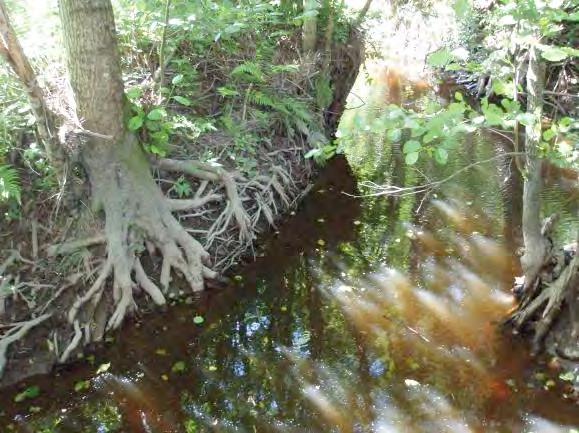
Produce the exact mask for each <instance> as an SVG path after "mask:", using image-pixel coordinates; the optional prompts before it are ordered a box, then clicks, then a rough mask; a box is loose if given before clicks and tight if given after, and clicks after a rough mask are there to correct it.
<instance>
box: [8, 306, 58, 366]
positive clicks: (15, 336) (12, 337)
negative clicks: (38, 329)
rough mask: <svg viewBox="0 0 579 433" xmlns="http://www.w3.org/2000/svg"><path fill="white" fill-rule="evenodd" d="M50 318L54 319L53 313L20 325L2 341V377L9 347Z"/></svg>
mask: <svg viewBox="0 0 579 433" xmlns="http://www.w3.org/2000/svg"><path fill="white" fill-rule="evenodd" d="M50 317H52V313H48V314H43V315H42V316H40V317H37V318H36V319H32V320H29V321H27V322H23V323H20V324H19V325H18V327H19V329H18V330H14V331H10V332H9V334H8V335H6V336H5V337H3V338H2V339H0V377H2V374H3V373H4V368H5V367H6V352H7V350H8V346H10V345H11V344H12V343H14V342H16V341H18V340H20V339H21V338H23V337H24V336H26V334H27V333H28V331H30V330H31V329H32V328H34V327H35V326H38V325H39V324H41V323H42V322H44V321H45V320H47V319H49V318H50Z"/></svg>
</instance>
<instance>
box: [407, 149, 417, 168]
mask: <svg viewBox="0 0 579 433" xmlns="http://www.w3.org/2000/svg"><path fill="white" fill-rule="evenodd" d="M419 155H420V154H419V153H418V152H411V153H409V154H407V155H406V164H408V165H414V164H416V161H418V156H419Z"/></svg>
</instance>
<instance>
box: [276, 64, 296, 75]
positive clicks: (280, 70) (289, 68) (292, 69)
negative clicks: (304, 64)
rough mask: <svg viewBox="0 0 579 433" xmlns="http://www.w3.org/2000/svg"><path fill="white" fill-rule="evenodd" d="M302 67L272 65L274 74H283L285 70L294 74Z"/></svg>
mask: <svg viewBox="0 0 579 433" xmlns="http://www.w3.org/2000/svg"><path fill="white" fill-rule="evenodd" d="M299 70H300V68H299V66H298V65H273V66H272V67H271V73H272V74H283V73H284V72H287V73H290V74H293V73H296V72H299Z"/></svg>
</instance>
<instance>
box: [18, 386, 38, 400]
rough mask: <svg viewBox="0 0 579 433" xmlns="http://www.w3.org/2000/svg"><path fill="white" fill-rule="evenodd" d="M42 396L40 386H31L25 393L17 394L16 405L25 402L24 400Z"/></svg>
mask: <svg viewBox="0 0 579 433" xmlns="http://www.w3.org/2000/svg"><path fill="white" fill-rule="evenodd" d="M39 395H40V388H39V387H38V386H29V387H28V388H26V389H25V390H24V391H22V392H21V393H19V394H16V396H15V397H14V401H15V402H16V403H20V402H23V401H24V400H28V399H32V398H36V397H38V396H39Z"/></svg>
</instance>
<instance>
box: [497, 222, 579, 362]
mask: <svg viewBox="0 0 579 433" xmlns="http://www.w3.org/2000/svg"><path fill="white" fill-rule="evenodd" d="M549 221H553V220H551V219H549V220H547V223H548V224H549ZM549 231H550V228H548V229H545V227H544V229H543V233H547V232H549ZM533 278H534V279H533V280H532V284H530V285H528V284H526V281H525V282H523V284H522V286H523V289H522V290H523V293H522V299H521V301H520V304H519V306H518V308H517V309H516V310H515V312H514V313H513V314H512V315H511V316H510V317H509V318H508V319H507V321H506V322H505V323H506V324H507V325H508V326H512V327H513V329H514V330H515V331H517V332H520V331H523V330H528V329H532V331H533V340H532V342H533V353H539V352H541V351H542V350H543V348H544V342H545V339H546V337H547V335H548V334H549V333H550V332H551V331H552V330H553V327H554V324H555V322H556V321H557V319H558V318H559V317H563V316H565V317H569V318H570V323H568V324H564V326H563V327H571V328H572V329H571V331H570V332H569V335H570V336H571V337H572V338H575V343H574V342H573V341H566V342H563V345H565V344H567V345H569V346H571V345H573V344H577V343H576V341H577V339H576V337H578V336H577V332H579V330H578V329H577V320H578V318H577V317H575V307H576V304H577V302H578V301H579V300H578V299H577V293H578V287H579V255H578V254H577V252H576V251H575V253H574V257H573V259H572V260H571V261H570V262H569V263H566V259H565V254H555V253H552V252H551V253H550V254H549V256H548V257H547V258H546V259H545V260H544V262H543V265H542V266H541V267H540V269H538V270H537V271H536V273H533ZM563 309H568V312H569V315H562V314H561V313H562V311H563ZM555 340H557V338H555Z"/></svg>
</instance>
